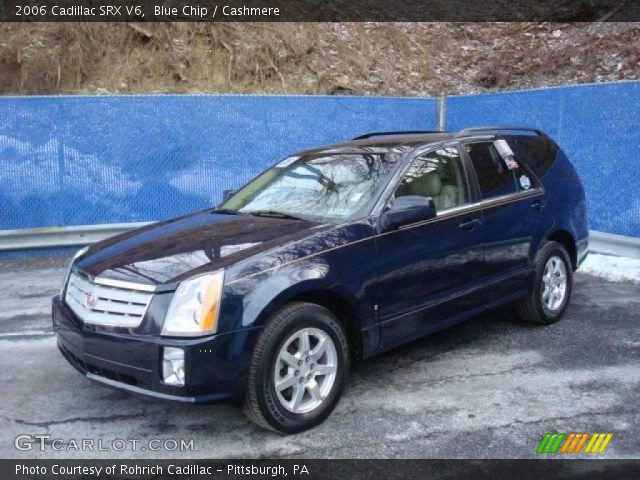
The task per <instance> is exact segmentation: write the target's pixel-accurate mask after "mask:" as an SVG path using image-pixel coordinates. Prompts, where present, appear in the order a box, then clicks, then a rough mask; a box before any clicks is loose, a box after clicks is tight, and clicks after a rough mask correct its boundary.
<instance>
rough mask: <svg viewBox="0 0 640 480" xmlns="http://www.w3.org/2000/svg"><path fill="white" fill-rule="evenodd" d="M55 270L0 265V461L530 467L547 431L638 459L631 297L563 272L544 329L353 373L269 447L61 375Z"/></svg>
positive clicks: (233, 416)
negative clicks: (323, 412) (330, 461)
mask: <svg viewBox="0 0 640 480" xmlns="http://www.w3.org/2000/svg"><path fill="white" fill-rule="evenodd" d="M66 262H67V260H66V259H65V258H61V257H37V258H26V259H16V260H1V261H0V400H1V401H0V432H2V433H1V434H0V458H136V457H141V458H189V457H193V458H205V457H215V458H244V457H252V458H256V457H269V458H273V457H304V458H312V457H321V458H327V457H328V458H386V457H410V458H533V457H538V455H537V454H536V453H535V450H536V447H537V445H538V443H539V441H540V439H541V437H542V436H543V435H544V434H545V433H546V432H550V431H557V432H612V433H613V434H614V436H613V439H612V440H611V442H610V444H609V447H608V448H607V450H606V451H605V453H604V454H601V455H595V456H592V455H587V454H585V455H581V456H584V457H601V458H638V457H640V409H639V407H638V405H639V400H640V399H639V394H640V324H639V318H638V317H639V313H640V285H638V284H633V283H624V282H609V281H606V280H603V279H600V278H596V277H592V276H589V275H586V274H582V273H579V272H578V273H577V274H576V277H575V285H574V293H573V298H572V302H571V305H570V307H569V309H568V310H567V313H566V315H565V318H564V319H563V320H562V321H561V322H560V323H558V324H556V325H553V326H550V327H537V326H530V325H526V324H522V323H519V322H518V321H517V320H516V318H515V315H514V314H513V312H512V311H511V310H510V309H508V308H506V309H501V310H497V311H494V312H491V313H488V314H485V315H482V316H479V317H476V318H473V319H471V320H469V321H467V322H466V323H463V324H461V325H458V326H455V327H452V328H450V329H448V330H446V331H443V332H440V333H437V334H434V335H432V336H430V337H427V338H424V339H421V340H418V341H415V342H413V343H411V344H409V345H406V346H403V347H400V348H397V349H395V350H393V351H391V352H388V353H385V354H383V355H380V356H378V357H375V358H372V359H370V360H366V361H364V362H361V363H359V364H357V365H356V366H355V367H354V368H353V370H352V373H351V376H350V379H349V382H348V387H347V390H346V392H345V394H344V396H343V399H342V401H341V402H340V404H339V405H338V407H337V408H336V410H335V411H334V412H333V414H332V415H331V416H330V417H329V419H328V420H327V421H326V422H325V423H324V424H322V425H321V426H319V427H317V428H315V429H313V430H311V431H307V432H304V433H301V434H298V435H293V436H282V435H278V434H275V433H273V432H267V431H265V430H262V429H260V428H259V427H257V426H255V425H253V424H252V423H251V422H249V421H248V420H247V419H246V418H245V417H244V416H243V415H242V413H241V411H240V410H239V409H238V408H235V407H233V406H229V405H210V406H193V405H182V404H171V403H160V402H156V401H151V400H145V399H141V398H137V397H132V396H130V395H127V394H125V393H122V392H119V391H116V390H112V389H109V388H107V387H104V386H101V385H97V384H95V383H93V382H91V381H89V380H87V379H86V378H84V377H83V376H82V375H81V374H79V373H78V372H77V371H76V370H74V369H73V368H72V367H71V366H70V365H68V364H67V362H66V361H65V360H64V359H63V358H62V356H61V355H60V353H59V351H58V349H57V347H56V343H55V339H54V336H53V334H52V330H51V326H50V322H51V320H50V298H51V297H52V296H53V295H55V294H56V292H57V290H58V288H59V285H60V281H61V279H62V275H63V273H64V266H65V264H66ZM36 435H42V437H40V438H39V439H38V438H36V437H34V436H36ZM16 437H19V439H20V440H19V441H18V443H19V444H20V446H21V448H22V449H18V448H16V446H15V442H16V440H15V439H16ZM150 440H153V442H150ZM83 441H85V443H84V444H83ZM86 441H89V442H93V444H92V445H93V450H91V449H90V448H89V445H90V443H87V442H86ZM181 441H182V445H183V447H182V448H181V447H180V444H181V443H180V442H181ZM41 442H42V443H41ZM123 442H124V445H125V446H124V449H122V450H121V447H122V446H123ZM176 444H177V445H176ZM29 445H30V446H31V449H30V450H25V448H29ZM134 445H135V446H134ZM76 447H77V448H76ZM156 448H159V450H156Z"/></svg>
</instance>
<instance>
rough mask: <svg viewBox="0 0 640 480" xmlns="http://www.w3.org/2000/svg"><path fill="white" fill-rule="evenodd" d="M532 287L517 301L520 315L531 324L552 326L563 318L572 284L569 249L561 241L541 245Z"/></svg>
mask: <svg viewBox="0 0 640 480" xmlns="http://www.w3.org/2000/svg"><path fill="white" fill-rule="evenodd" d="M535 268H536V272H535V279H534V286H533V290H532V291H531V292H529V294H528V295H527V296H526V297H523V298H522V299H520V300H518V302H516V304H515V306H516V311H517V313H518V316H519V317H520V318H521V319H522V320H524V321H526V322H530V323H537V324H539V325H551V324H553V323H556V322H558V321H560V320H561V319H562V315H563V314H564V311H565V310H566V308H567V305H568V304H569V299H570V297H571V289H572V287H573V268H572V265H571V260H570V259H569V254H568V253H567V250H566V249H565V248H564V246H562V244H560V243H558V242H546V243H544V244H543V245H542V247H541V248H540V250H539V251H538V254H537V255H536V260H535Z"/></svg>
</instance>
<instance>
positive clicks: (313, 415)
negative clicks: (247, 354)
mask: <svg viewBox="0 0 640 480" xmlns="http://www.w3.org/2000/svg"><path fill="white" fill-rule="evenodd" d="M348 372H349V344H348V342H347V337H346V334H345V332H344V329H343V327H342V325H341V324H340V322H339V321H338V320H337V319H336V318H335V317H334V316H333V314H332V313H331V312H330V311H329V310H327V309H326V308H324V307H321V306H319V305H315V304H312V303H306V302H294V303H291V304H289V305H286V306H285V307H283V308H282V309H281V310H279V311H278V312H276V313H275V314H274V315H273V316H272V317H271V318H270V319H269V320H268V322H267V324H266V325H265V327H264V328H263V330H262V332H261V333H260V336H259V337H258V340H257V342H256V347H255V349H254V351H253V354H252V357H251V364H250V366H249V383H248V388H247V396H246V400H245V406H244V413H245V414H246V415H247V417H249V419H250V420H252V421H253V422H255V423H256V424H258V425H260V426H261V427H264V428H268V429H270V430H274V431H277V432H281V433H296V432H301V431H303V430H307V429H309V428H312V427H314V426H316V425H318V424H320V423H321V422H323V421H324V420H325V419H326V418H327V417H328V416H329V414H330V413H331V412H332V411H333V409H334V408H335V406H336V405H337V403H338V401H339V400H340V396H341V394H342V389H343V387H344V383H345V381H346V379H347V375H348Z"/></svg>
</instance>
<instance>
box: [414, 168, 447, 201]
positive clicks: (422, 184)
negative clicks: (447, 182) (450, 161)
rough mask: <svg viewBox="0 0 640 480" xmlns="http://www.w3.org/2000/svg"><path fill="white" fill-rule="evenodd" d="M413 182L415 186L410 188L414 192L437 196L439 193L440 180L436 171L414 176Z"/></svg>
mask: <svg viewBox="0 0 640 480" xmlns="http://www.w3.org/2000/svg"><path fill="white" fill-rule="evenodd" d="M414 183H415V187H414V188H413V189H412V190H413V193H414V194H418V195H419V194H422V195H427V196H429V197H437V196H438V195H440V190H442V181H441V180H440V175H438V174H437V173H427V174H426V175H423V176H422V177H420V178H416V179H415V180H414Z"/></svg>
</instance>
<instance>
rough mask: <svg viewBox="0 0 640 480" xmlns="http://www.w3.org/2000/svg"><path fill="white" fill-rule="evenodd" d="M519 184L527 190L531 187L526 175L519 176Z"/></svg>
mask: <svg viewBox="0 0 640 480" xmlns="http://www.w3.org/2000/svg"><path fill="white" fill-rule="evenodd" d="M520 186H521V187H522V188H524V189H525V190H529V189H530V188H531V180H530V179H529V177H527V176H526V175H522V176H521V177H520Z"/></svg>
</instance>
